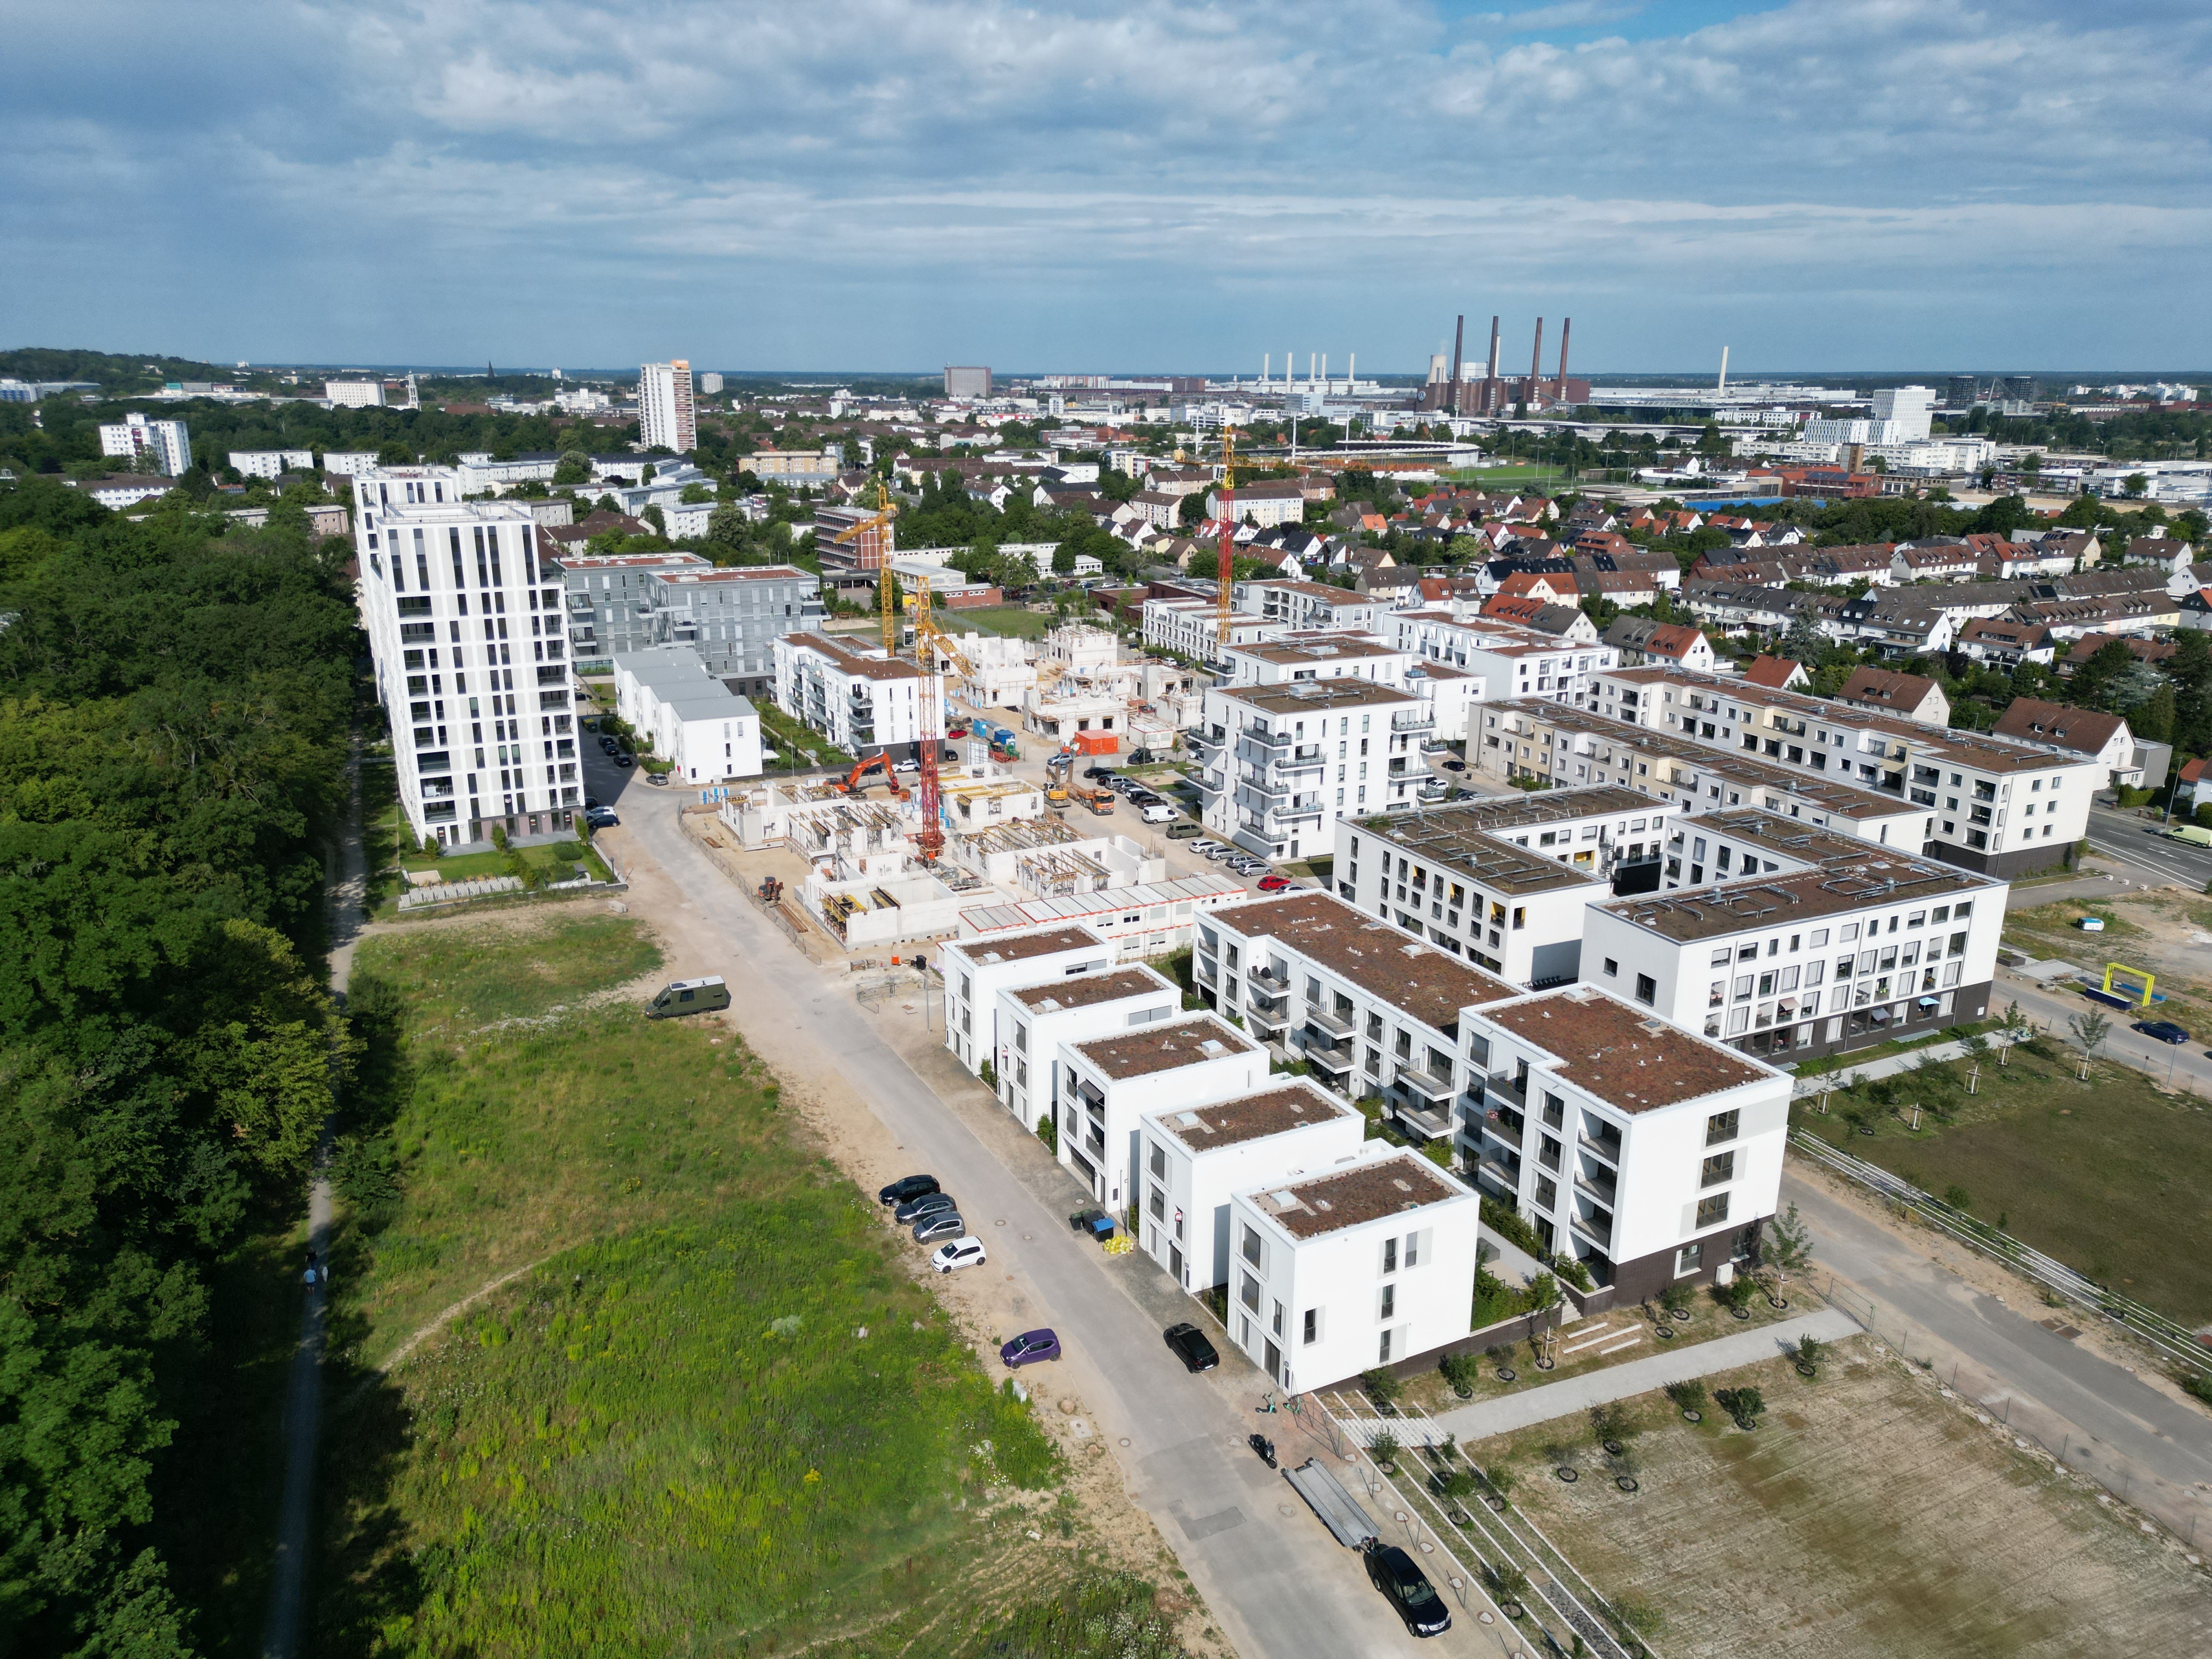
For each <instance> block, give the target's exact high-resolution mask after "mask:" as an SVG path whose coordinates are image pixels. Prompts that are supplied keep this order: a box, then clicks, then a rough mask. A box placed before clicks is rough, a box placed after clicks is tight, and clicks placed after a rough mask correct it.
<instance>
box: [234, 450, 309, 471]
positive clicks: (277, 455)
mask: <svg viewBox="0 0 2212 1659" xmlns="http://www.w3.org/2000/svg"><path fill="white" fill-rule="evenodd" d="M230 466H231V470H232V471H234V472H236V473H237V474H238V475H239V476H240V477H245V478H273V477H276V476H277V475H278V474H280V473H284V472H312V471H314V470H315V452H314V451H313V450H312V449H234V450H232V451H231V452H230Z"/></svg>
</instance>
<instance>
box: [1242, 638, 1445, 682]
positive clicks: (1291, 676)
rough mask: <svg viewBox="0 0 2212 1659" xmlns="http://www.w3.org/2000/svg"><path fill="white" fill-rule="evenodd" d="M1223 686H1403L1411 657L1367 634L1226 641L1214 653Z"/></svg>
mask: <svg viewBox="0 0 2212 1659" xmlns="http://www.w3.org/2000/svg"><path fill="white" fill-rule="evenodd" d="M1219 658H1220V664H1221V667H1220V672H1219V683H1220V684H1224V685H1289V684H1295V683H1297V682H1299V681H1304V680H1334V679H1343V678H1346V677H1351V678H1358V679H1364V680H1372V681H1374V682H1375V684H1377V685H1392V686H1397V687H1400V688H1401V689H1403V688H1405V685H1406V671H1407V667H1408V666H1409V665H1410V664H1411V661H1412V659H1411V658H1410V657H1409V656H1408V654H1407V652H1406V651H1405V649H1404V648H1403V647H1400V646H1396V645H1392V644H1389V642H1387V641H1383V640H1381V639H1378V638H1377V637H1376V636H1375V635H1372V634H1335V633H1296V634H1283V635H1278V636H1277V637H1275V638H1273V639H1268V640H1255V641H1250V642H1249V643H1246V644H1240V645H1232V646H1231V647H1229V648H1228V650H1226V651H1224V652H1222V653H1219Z"/></svg>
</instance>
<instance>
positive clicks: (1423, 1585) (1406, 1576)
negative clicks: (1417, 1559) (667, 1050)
mask: <svg viewBox="0 0 2212 1659" xmlns="http://www.w3.org/2000/svg"><path fill="white" fill-rule="evenodd" d="M1367 1576H1368V1577H1370V1578H1371V1579H1373V1580H1374V1581H1375V1588H1376V1589H1379V1590H1381V1591H1382V1592H1383V1595H1387V1596H1389V1598H1390V1605H1391V1606H1392V1607H1395V1608H1397V1610H1398V1616H1399V1617H1400V1618H1401V1619H1403V1620H1405V1621H1406V1628H1407V1630H1409V1631H1411V1632H1413V1634H1414V1635H1416V1636H1441V1635H1443V1633H1444V1632H1446V1631H1448V1630H1449V1629H1450V1628H1451V1609H1450V1608H1449V1607H1446V1606H1445V1605H1444V1599H1443V1596H1441V1595H1437V1587H1436V1586H1435V1585H1434V1584H1431V1583H1430V1582H1429V1576H1428V1574H1426V1573H1425V1572H1423V1571H1421V1570H1420V1568H1419V1566H1417V1565H1415V1564H1414V1561H1413V1557H1412V1556H1410V1555H1408V1554H1407V1553H1406V1552H1405V1551H1403V1550H1401V1549H1400V1548H1399V1547H1397V1546H1396V1545H1395V1544H1383V1543H1376V1544H1370V1546H1369V1547H1368V1549H1367Z"/></svg>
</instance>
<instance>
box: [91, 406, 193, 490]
mask: <svg viewBox="0 0 2212 1659" xmlns="http://www.w3.org/2000/svg"><path fill="white" fill-rule="evenodd" d="M100 453H101V454H103V455H119V456H122V457H125V459H129V460H131V461H133V462H137V463H141V464H143V463H144V462H148V461H150V462H152V463H153V465H155V467H156V468H158V469H159V470H160V471H161V476H162V477H165V478H180V477H184V475H185V473H186V472H187V471H190V470H191V465H192V441H191V434H189V433H187V432H186V431H185V423H184V422H182V421H153V420H149V419H148V418H147V417H146V416H143V415H139V414H135V413H134V414H130V415H126V416H124V417H123V418H122V419H121V420H119V421H118V422H115V423H114V424H113V425H112V426H103V427H101V428H100Z"/></svg>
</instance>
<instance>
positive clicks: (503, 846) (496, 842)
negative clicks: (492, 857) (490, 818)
mask: <svg viewBox="0 0 2212 1659" xmlns="http://www.w3.org/2000/svg"><path fill="white" fill-rule="evenodd" d="M491 844H492V845H493V846H494V847H496V848H499V850H500V851H501V852H502V853H504V852H505V851H507V826H506V825H505V824H503V823H495V824H494V825H492V827H491Z"/></svg>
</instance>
